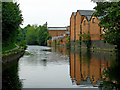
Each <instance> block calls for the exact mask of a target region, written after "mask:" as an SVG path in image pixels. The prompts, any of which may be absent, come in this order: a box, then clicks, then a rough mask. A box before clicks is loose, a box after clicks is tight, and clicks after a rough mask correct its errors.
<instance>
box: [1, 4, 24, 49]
mask: <svg viewBox="0 0 120 90" xmlns="http://www.w3.org/2000/svg"><path fill="white" fill-rule="evenodd" d="M22 21H23V18H22V14H21V11H20V9H19V4H17V3H13V2H3V3H2V41H3V47H6V46H8V45H11V44H14V43H15V42H16V39H17V35H18V33H19V31H18V28H19V25H20V24H21V23H22Z"/></svg>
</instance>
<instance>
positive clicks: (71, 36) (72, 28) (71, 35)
mask: <svg viewBox="0 0 120 90" xmlns="http://www.w3.org/2000/svg"><path fill="white" fill-rule="evenodd" d="M74 24H75V17H74V14H73V13H72V15H71V18H70V39H71V40H72V41H73V40H74V28H75V26H74Z"/></svg>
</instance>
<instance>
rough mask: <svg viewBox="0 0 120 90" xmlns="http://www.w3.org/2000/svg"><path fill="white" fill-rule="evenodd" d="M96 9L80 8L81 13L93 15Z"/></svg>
mask: <svg viewBox="0 0 120 90" xmlns="http://www.w3.org/2000/svg"><path fill="white" fill-rule="evenodd" d="M94 12H95V10H79V13H80V15H84V16H92V14H93V13H94Z"/></svg>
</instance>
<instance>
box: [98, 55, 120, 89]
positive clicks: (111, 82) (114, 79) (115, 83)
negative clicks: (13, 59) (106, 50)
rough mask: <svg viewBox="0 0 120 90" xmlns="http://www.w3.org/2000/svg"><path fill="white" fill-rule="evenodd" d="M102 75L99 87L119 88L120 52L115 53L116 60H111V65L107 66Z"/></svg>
mask: <svg viewBox="0 0 120 90" xmlns="http://www.w3.org/2000/svg"><path fill="white" fill-rule="evenodd" d="M103 75H104V76H105V78H104V80H103V83H101V85H100V87H101V88H108V89H112V90H113V89H116V90H117V89H120V54H116V60H112V62H111V67H109V68H107V69H106V70H105V71H104V73H103Z"/></svg>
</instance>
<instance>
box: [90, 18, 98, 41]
mask: <svg viewBox="0 0 120 90" xmlns="http://www.w3.org/2000/svg"><path fill="white" fill-rule="evenodd" d="M93 19H94V21H95V22H93ZM99 22H100V21H99V20H98V19H97V17H94V16H92V17H91V20H90V34H91V40H100V26H99V25H98V24H99Z"/></svg>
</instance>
